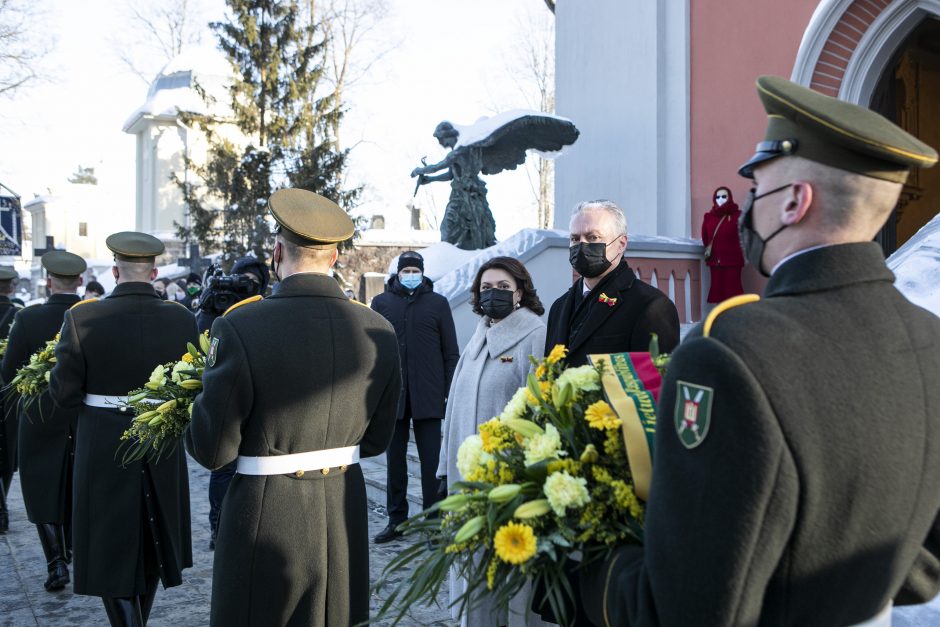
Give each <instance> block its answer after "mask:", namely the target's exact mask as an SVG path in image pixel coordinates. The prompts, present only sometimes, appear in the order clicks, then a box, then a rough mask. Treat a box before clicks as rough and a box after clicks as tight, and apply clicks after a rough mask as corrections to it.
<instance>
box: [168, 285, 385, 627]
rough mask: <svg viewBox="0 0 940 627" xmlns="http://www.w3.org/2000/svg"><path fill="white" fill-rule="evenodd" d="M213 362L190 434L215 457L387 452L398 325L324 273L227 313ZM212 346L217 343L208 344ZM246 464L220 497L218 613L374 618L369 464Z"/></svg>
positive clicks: (199, 456) (247, 621)
mask: <svg viewBox="0 0 940 627" xmlns="http://www.w3.org/2000/svg"><path fill="white" fill-rule="evenodd" d="M212 342H213V343H214V344H215V362H214V364H213V365H207V367H206V371H205V374H204V375H203V391H202V393H201V394H200V395H199V396H198V397H197V398H196V401H195V404H194V406H193V418H192V422H191V423H190V426H189V428H188V429H187V431H186V448H187V450H189V452H190V454H191V455H192V456H193V458H194V459H195V460H196V461H197V462H199V463H200V464H202V465H203V466H205V467H206V468H209V469H216V468H220V467H222V466H224V465H226V464H228V463H230V462H232V461H234V460H235V459H236V458H238V456H239V455H246V456H252V457H267V456H277V455H288V454H293V453H305V452H309V451H319V450H325V449H332V448H340V447H347V446H354V445H359V446H360V449H361V456H362V457H370V456H373V455H378V454H380V453H383V452H385V449H386V447H387V446H388V443H389V441H390V440H391V437H392V432H393V431H394V429H395V416H396V413H397V409H398V395H399V392H400V390H401V378H400V377H401V374H400V370H399V359H398V343H397V341H396V339H395V331H394V330H393V329H392V326H391V325H390V324H389V323H388V322H387V321H386V320H385V319H384V318H382V316H380V315H379V314H377V313H375V312H374V311H372V310H371V309H369V308H368V307H366V306H364V305H360V304H358V303H356V302H354V301H350V300H349V299H348V298H346V295H345V294H343V292H342V290H340V288H339V286H338V285H337V283H336V281H335V280H333V279H332V278H331V277H329V276H326V275H325V274H314V273H303V274H294V275H291V276H289V277H287V278H285V279H284V280H283V281H281V282H280V283H279V284H278V285H277V287H276V288H275V290H274V294H273V295H272V296H270V297H268V298H266V299H264V300H261V301H257V302H252V303H248V304H246V305H245V306H243V307H238V308H237V309H235V310H232V311H230V312H229V313H227V314H226V315H225V316H223V317H221V318H217V319H216V320H215V322H214V323H213V325H212ZM211 352H212V348H210V353H211ZM327 470H328V472H322V471H314V470H311V471H309V472H304V473H293V472H292V473H290V474H282V475H266V476H265V475H242V474H236V475H235V477H234V478H233V479H232V483H231V484H230V485H229V488H228V492H227V493H226V495H225V500H224V501H223V503H222V515H221V518H220V520H219V536H218V540H217V541H216V550H215V561H214V564H213V575H212V577H213V578H212V609H211V617H210V624H211V625H213V626H214V627H249V626H257V627H277V626H291V627H324V626H329V627H346V626H348V625H355V624H357V623H360V622H363V621H367V620H368V618H369V536H368V511H367V509H366V508H367V502H366V489H365V482H364V481H363V477H362V470H361V469H360V467H359V464H352V465H349V466H345V467H343V466H340V467H335V468H330V469H327Z"/></svg>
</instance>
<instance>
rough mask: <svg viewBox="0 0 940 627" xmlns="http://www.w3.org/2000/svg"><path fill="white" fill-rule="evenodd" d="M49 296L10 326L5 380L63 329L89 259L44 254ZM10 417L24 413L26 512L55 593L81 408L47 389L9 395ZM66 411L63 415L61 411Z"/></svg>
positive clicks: (62, 568)
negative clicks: (68, 406) (23, 398)
mask: <svg viewBox="0 0 940 627" xmlns="http://www.w3.org/2000/svg"><path fill="white" fill-rule="evenodd" d="M41 263H42V267H43V268H45V269H46V272H47V273H48V278H47V279H46V289H47V290H48V292H49V298H48V299H47V300H46V302H45V303H43V304H42V305H37V306H34V307H27V308H25V309H21V310H20V311H18V312H17V314H16V317H15V319H14V321H13V325H12V326H11V327H10V336H9V341H8V344H7V350H6V352H5V353H4V355H3V364H2V367H0V373H2V376H3V380H4V381H12V380H13V378H14V377H15V376H16V372H17V370H19V369H20V368H22V367H23V366H25V365H26V364H27V363H29V358H30V357H31V356H32V355H33V353H36V352H37V351H39V350H41V349H43V348H45V346H46V342H48V341H49V340H52V339H53V338H55V336H56V334H57V333H58V332H59V329H61V328H62V318H63V316H64V315H65V312H66V311H68V309H69V308H70V307H72V305H74V304H75V303H77V302H78V301H79V300H80V299H79V297H78V294H76V293H75V291H76V290H77V289H78V287H79V286H80V285H81V284H82V273H83V272H84V271H85V268H86V264H85V260H84V259H82V258H81V257H79V256H78V255H73V254H72V253H68V252H65V251H64V250H53V251H50V252H47V253H46V254H45V255H43V256H42V261H41ZM9 401H11V402H13V403H14V406H13V407H8V408H7V411H9V412H11V413H10V417H9V418H8V419H9V420H15V419H16V418H17V415H18V416H19V422H20V426H19V445H18V453H19V460H20V464H19V466H20V468H19V470H20V488H21V489H22V491H23V502H24V504H25V505H26V516H27V518H29V521H30V522H31V523H33V524H34V525H36V528H37V530H38V531H39V540H40V542H41V544H42V550H43V554H44V555H45V558H46V569H47V571H48V574H49V576H48V578H47V579H46V582H45V583H44V584H43V585H44V587H45V588H46V590H48V591H50V592H52V591H55V590H61V589H62V588H64V587H65V584H67V583H69V569H68V563H69V562H70V561H71V559H72V556H71V531H72V530H71V521H72V457H73V454H74V446H73V437H74V434H75V421H76V418H77V417H78V412H76V411H69V412H60V411H57V410H56V409H55V408H54V407H53V406H52V403H51V401H50V400H49V395H48V393H44V394H42V396H40V397H39V398H38V399H36V400H35V401H34V402H32V403H31V404H30V405H29V406H27V407H21V405H20V403H19V398H18V397H16V396H14V397H13V398H11V399H9ZM60 413H61V414H62V415H60Z"/></svg>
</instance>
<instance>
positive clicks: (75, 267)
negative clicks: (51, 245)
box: [41, 250, 88, 277]
mask: <svg viewBox="0 0 940 627" xmlns="http://www.w3.org/2000/svg"><path fill="white" fill-rule="evenodd" d="M41 262H42V267H43V268H45V269H46V271H47V272H49V274H54V275H56V276H61V277H77V276H81V274H82V272H84V271H85V268H87V267H88V264H86V263H85V260H84V259H82V258H81V257H79V256H78V255H75V254H73V253H69V252H65V251H64V250H50V251H49V252H47V253H46V254H45V255H43V256H42V259H41Z"/></svg>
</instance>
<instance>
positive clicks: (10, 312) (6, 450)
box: [0, 296, 20, 487]
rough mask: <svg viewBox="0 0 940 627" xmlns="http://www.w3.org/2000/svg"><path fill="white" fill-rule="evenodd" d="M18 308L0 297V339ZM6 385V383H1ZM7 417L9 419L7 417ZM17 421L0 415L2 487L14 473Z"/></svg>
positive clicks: (5, 413) (9, 413)
mask: <svg viewBox="0 0 940 627" xmlns="http://www.w3.org/2000/svg"><path fill="white" fill-rule="evenodd" d="M19 309H20V308H19V307H18V306H17V305H16V304H14V303H13V302H12V301H11V300H10V298H9V297H8V296H0V339H3V338H5V337H6V336H7V334H8V333H9V332H10V325H11V324H12V323H13V316H14V315H16V312H17V311H18V310H19ZM3 383H4V384H6V381H5V380H4V381H3ZM8 416H9V417H8ZM18 431H19V420H18V419H17V417H16V412H15V411H13V410H12V409H11V411H6V410H5V409H4V411H3V412H2V414H0V481H2V482H3V485H4V487H6V486H9V485H10V481H12V480H13V473H15V472H16V445H17V437H18V436H17V432H18Z"/></svg>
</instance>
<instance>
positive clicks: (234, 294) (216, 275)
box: [196, 257, 268, 550]
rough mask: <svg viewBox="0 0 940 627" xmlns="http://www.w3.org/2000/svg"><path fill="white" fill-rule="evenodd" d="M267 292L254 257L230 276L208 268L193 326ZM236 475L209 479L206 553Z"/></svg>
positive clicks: (227, 469)
mask: <svg viewBox="0 0 940 627" xmlns="http://www.w3.org/2000/svg"><path fill="white" fill-rule="evenodd" d="M267 288H268V267H267V266H266V265H264V262H263V261H261V260H259V259H257V258H256V257H242V258H241V259H239V260H238V261H236V262H235V265H233V266H232V273H231V274H228V275H226V274H222V270H221V268H219V267H218V266H210V267H209V269H208V270H206V275H205V278H204V280H203V291H202V294H201V295H200V297H199V305H198V307H199V309H198V311H196V326H198V327H199V332H200V333H203V332H205V331H208V330H209V329H210V328H211V327H212V322H213V321H214V320H215V319H216V318H218V317H219V316H221V315H222V314H224V313H225V311H226V310H227V309H228V308H229V307H231V306H232V305H234V304H236V303H239V302H241V301H243V300H245V299H246V298H251V297H252V296H258V295H261V296H263V295H264V292H265V290H266V289H267ZM234 474H235V463H234V462H232V463H231V464H229V465H227V466H223V467H222V468H220V469H218V470H213V471H212V474H211V475H210V476H209V527H210V529H211V531H212V537H211V539H210V540H209V550H215V538H216V536H217V535H218V532H219V512H220V511H221V510H222V499H223V498H224V497H225V492H226V490H228V484H229V482H230V481H231V480H232V476H233V475H234Z"/></svg>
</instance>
